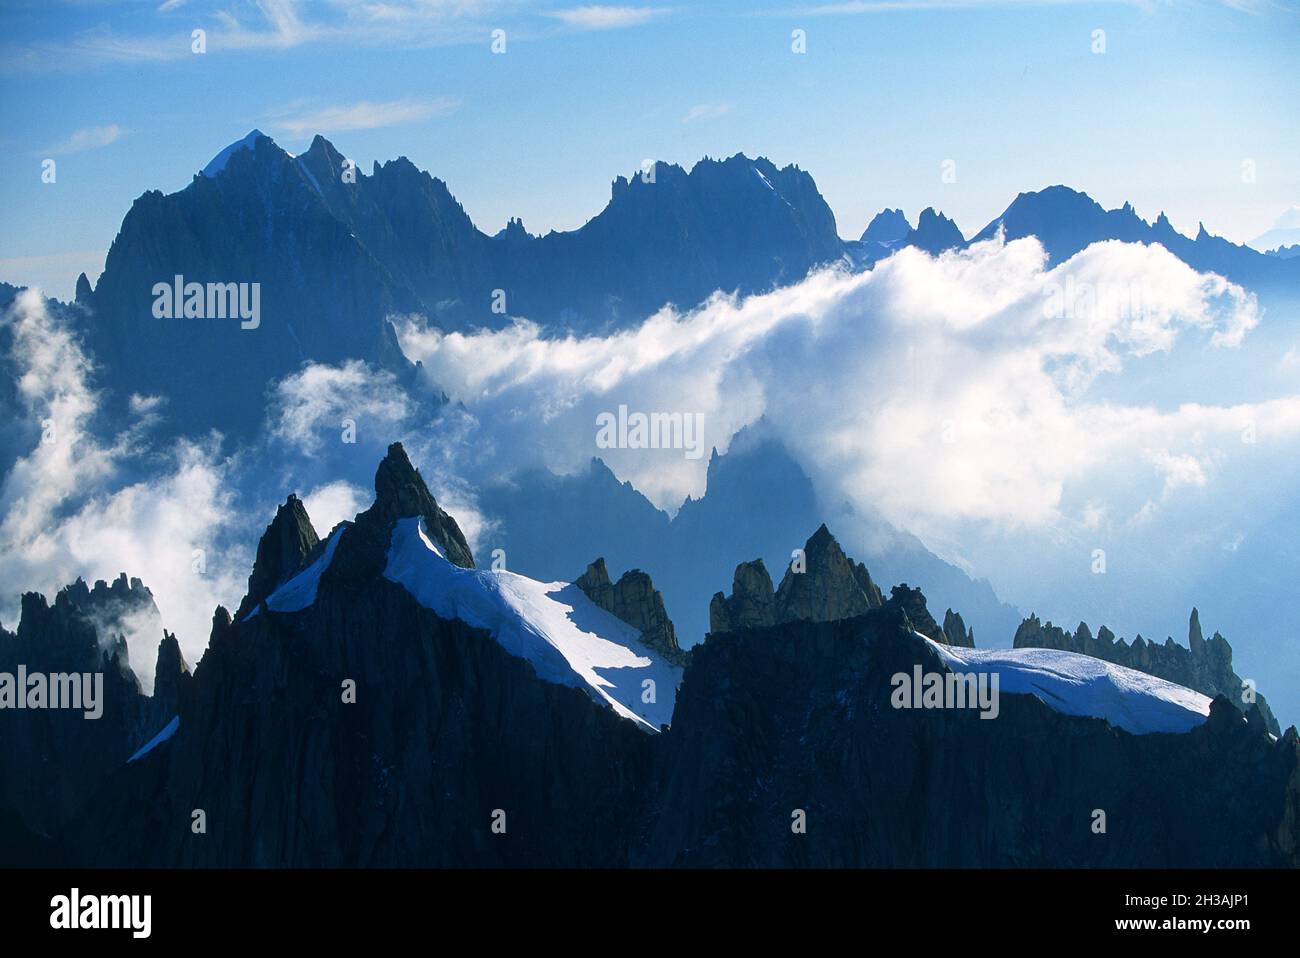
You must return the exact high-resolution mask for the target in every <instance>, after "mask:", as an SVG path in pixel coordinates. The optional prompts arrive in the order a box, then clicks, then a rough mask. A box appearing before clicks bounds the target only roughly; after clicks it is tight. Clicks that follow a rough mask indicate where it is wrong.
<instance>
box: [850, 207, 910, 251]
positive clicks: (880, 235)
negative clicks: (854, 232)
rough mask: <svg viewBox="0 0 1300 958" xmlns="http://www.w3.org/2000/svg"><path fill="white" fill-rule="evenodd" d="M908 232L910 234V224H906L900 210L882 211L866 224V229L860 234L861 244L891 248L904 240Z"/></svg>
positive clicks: (906, 221) (905, 219) (905, 218)
mask: <svg viewBox="0 0 1300 958" xmlns="http://www.w3.org/2000/svg"><path fill="white" fill-rule="evenodd" d="M910 232H912V224H911V223H909V222H908V220H907V217H906V216H905V215H904V213H903V211H902V210H901V209H898V210H891V209H883V210H881V211H880V212H879V213H877V214H876V215H875V216H873V217H872V218H871V222H870V223H868V224H867V228H866V229H865V230H864V231H863V233H862V242H864V243H881V244H883V245H885V246H893V245H894V244H896V243H901V242H902V241H903V240H904V239H906V238H907V234H908V233H910Z"/></svg>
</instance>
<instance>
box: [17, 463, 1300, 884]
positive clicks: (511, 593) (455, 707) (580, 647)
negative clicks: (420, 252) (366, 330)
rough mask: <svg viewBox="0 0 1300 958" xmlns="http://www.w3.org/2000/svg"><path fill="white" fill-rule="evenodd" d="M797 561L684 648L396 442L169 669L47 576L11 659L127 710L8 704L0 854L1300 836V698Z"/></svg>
mask: <svg viewBox="0 0 1300 958" xmlns="http://www.w3.org/2000/svg"><path fill="white" fill-rule="evenodd" d="M795 558H796V564H797V565H798V566H799V567H800V569H801V571H798V572H796V571H795V569H794V567H793V566H792V568H791V569H790V570H789V571H788V572H787V574H786V576H785V577H784V578H783V581H782V584H781V587H779V588H776V589H773V587H772V583H771V578H770V577H769V576H768V574H767V572H766V570H765V568H764V567H763V565H762V563H761V562H750V563H742V564H741V566H740V567H739V568H738V569H737V570H736V575H735V580H734V583H733V592H732V595H731V596H729V597H721V599H720V600H718V601H715V607H716V615H717V619H716V620H715V624H717V625H720V626H725V627H722V628H715V629H714V631H713V632H712V633H711V634H710V635H709V636H708V638H707V639H706V640H705V641H704V642H703V643H702V644H701V645H699V646H697V647H695V648H694V649H692V650H691V654H690V655H689V656H683V655H681V651H680V649H678V648H677V647H676V639H675V635H674V632H673V629H672V627H671V623H670V622H668V620H667V616H666V614H665V612H664V610H663V604H662V600H661V599H660V597H659V594H658V592H657V591H656V590H655V588H654V586H653V584H652V583H651V582H650V580H649V577H648V576H645V575H644V574H643V573H640V572H638V571H637V570H632V571H629V572H627V573H624V575H623V576H622V577H620V579H619V580H618V581H617V582H613V581H611V578H610V576H609V573H608V569H607V567H606V565H605V563H604V562H603V561H602V560H599V559H598V560H596V561H595V562H593V563H592V564H591V565H590V566H589V567H588V569H587V570H586V571H585V572H584V574H583V575H582V576H580V577H579V580H578V582H576V583H574V584H572V585H570V584H567V583H563V582H550V583H546V582H538V581H535V580H531V579H528V578H527V577H525V576H521V575H518V574H516V573H513V572H508V571H505V570H492V569H479V568H475V567H474V566H473V560H472V556H471V553H470V550H469V546H468V544H467V542H466V540H465V537H464V536H463V535H462V534H461V532H460V529H459V526H458V525H457V524H456V522H455V520H454V519H453V518H452V517H451V516H449V515H448V514H447V513H446V512H444V511H443V510H442V509H441V507H440V506H439V505H438V504H437V502H436V501H435V499H434V497H433V496H432V495H431V494H430V493H429V490H428V488H427V487H426V485H425V483H424V481H423V479H422V478H421V476H420V473H419V472H418V471H417V470H416V469H415V468H414V466H413V465H412V463H411V462H410V459H409V457H408V456H407V455H406V452H405V450H404V449H403V448H402V447H401V446H400V445H394V446H392V447H391V448H390V449H389V451H388V454H387V456H386V457H385V458H384V460H383V461H382V462H381V463H380V465H379V467H378V469H377V471H376V475H375V501H374V503H373V504H372V505H371V506H370V507H369V508H368V509H366V510H365V511H363V512H362V513H360V514H359V515H357V516H356V517H355V519H353V520H351V521H348V522H344V523H341V524H340V525H339V526H338V527H337V528H335V529H334V530H333V531H332V532H331V533H330V534H329V536H327V537H326V538H325V539H321V538H320V537H319V535H318V534H317V532H316V530H315V529H314V528H313V526H312V524H311V520H310V517H309V516H308V515H307V513H306V509H305V507H304V506H303V504H302V502H301V501H300V500H298V499H297V498H295V497H290V498H289V499H288V500H287V501H286V502H285V504H284V505H282V506H281V507H280V508H279V510H278V511H277V513H276V516H275V517H274V518H273V519H272V520H271V523H270V525H269V527H268V529H267V532H266V534H265V535H264V536H263V539H262V542H261V544H260V545H259V548H258V553H257V562H256V566H255V568H254V570H253V574H252V576H251V577H250V580H249V593H248V596H246V597H245V600H244V601H243V602H241V603H240V609H241V610H243V614H241V615H237V616H233V617H232V616H231V615H230V614H229V613H228V612H227V611H226V610H225V609H224V608H218V609H217V610H216V612H215V614H214V615H213V618H212V628H211V633H210V635H209V638H208V645H207V649H206V651H205V653H204V655H203V657H202V659H201V660H200V662H199V663H198V665H197V667H196V668H195V669H194V670H193V672H192V673H191V672H190V670H189V667H188V665H187V664H186V663H185V661H184V659H183V658H182V657H181V655H180V651H179V646H178V644H177V643H176V640H175V637H174V636H171V635H167V634H164V635H163V637H162V641H161V644H160V647H159V652H158V660H157V667H156V678H155V681H154V689H153V694H152V695H151V696H150V695H145V694H144V693H143V692H142V691H141V689H140V686H139V683H138V682H136V681H135V679H134V676H133V675H132V674H131V672H130V670H129V669H127V668H126V667H125V666H124V650H123V648H122V647H121V644H120V643H116V642H111V641H110V642H108V643H107V644H105V643H104V642H103V641H102V639H101V635H100V633H99V632H98V631H97V630H96V626H95V624H94V621H93V618H92V616H91V615H90V614H89V613H88V611H87V608H86V605H87V603H90V604H92V605H93V604H94V601H95V600H93V599H88V598H87V597H88V596H93V595H94V594H95V592H96V590H93V589H87V588H86V587H85V585H84V583H82V584H81V585H79V586H76V587H72V588H69V589H65V590H64V591H63V592H61V593H59V595H58V596H57V597H56V599H55V601H54V603H53V604H52V605H51V604H49V603H47V602H46V600H45V599H44V598H42V597H41V596H39V595H35V594H32V595H28V596H27V597H26V598H25V599H24V602H23V616H22V620H21V622H20V624H19V627H18V631H17V633H15V634H11V633H7V632H0V671H2V670H5V669H9V668H12V667H16V665H17V664H18V663H22V664H24V666H25V667H26V668H27V669H30V670H36V669H42V668H43V669H47V670H55V669H64V670H103V671H104V672H105V673H106V675H107V676H109V677H111V680H110V681H108V682H106V684H105V690H104V695H105V699H106V701H105V709H104V716H103V719H102V720H100V721H99V722H95V723H91V722H85V721H83V720H82V718H81V717H80V716H79V715H56V714H52V713H34V712H26V713H6V714H0V721H4V722H5V723H6V725H5V731H6V734H5V739H4V748H3V749H0V761H2V762H3V763H4V764H3V767H0V772H3V775H0V835H3V837H4V842H3V844H0V863H3V864H30V863H33V862H36V861H40V862H50V861H61V862H67V863H70V864H77V865H94V866H199V867H243V866H265V867H297V866H308V867H310V866H330V867H375V866H444V867H481V866H547V867H571V866H592V867H661V866H695V867H712V866H754V867H773V866H793V867H839V866H852V867H893V866H903V867H931V866H959V867H1038V866H1045V867H1089V868H1103V867H1132V866H1137V865H1143V866H1163V867H1187V866H1282V865H1290V866H1295V865H1297V864H1300V737H1298V736H1297V733H1296V730H1295V729H1294V728H1290V729H1288V730H1287V731H1286V732H1285V733H1283V734H1282V735H1280V736H1274V735H1272V734H1270V732H1269V729H1268V728H1267V726H1266V724H1265V722H1264V720H1263V716H1262V714H1261V712H1260V710H1259V709H1258V708H1251V709H1248V710H1245V711H1243V710H1242V709H1241V708H1240V707H1239V706H1238V704H1236V702H1235V700H1234V699H1232V698H1231V697H1229V696H1227V695H1223V694H1220V695H1217V696H1215V697H1214V698H1213V699H1211V698H1210V697H1208V696H1207V695H1202V694H1200V693H1197V692H1195V691H1193V690H1191V689H1189V688H1185V687H1182V686H1180V685H1175V684H1173V683H1171V682H1168V681H1165V680H1163V679H1160V678H1157V677H1155V676H1153V675H1149V674H1147V673H1144V672H1138V671H1134V670H1133V669H1131V668H1129V667H1127V666H1125V665H1122V664H1116V663H1112V662H1101V661H1100V660H1099V659H1097V658H1096V657H1093V656H1091V655H1087V654H1080V653H1077V652H1074V651H1068V650H1062V649H1058V648H1030V647H1026V646H1024V643H1020V644H1021V645H1022V647H1020V648H1017V649H1014V650H1000V651H999V650H979V651H977V650H975V649H973V644H974V642H973V636H972V635H971V634H970V632H969V631H968V630H967V629H966V628H965V627H964V625H963V623H962V620H961V617H960V615H959V614H957V613H955V612H953V611H951V610H949V611H948V612H947V613H946V614H945V617H944V624H943V627H940V626H939V625H938V623H936V622H935V620H934V618H933V617H932V616H931V615H930V613H929V612H928V610H927V608H926V604H925V597H924V595H923V594H922V593H921V592H920V591H919V590H917V589H914V588H910V587H908V586H905V585H899V586H896V587H894V588H892V589H891V591H890V595H889V598H887V599H886V598H884V597H883V595H882V593H881V591H880V590H879V589H878V588H877V587H876V586H875V585H874V583H873V582H872V580H871V578H870V576H869V575H867V572H866V569H865V568H863V567H862V566H860V565H859V564H856V563H854V562H853V561H852V560H851V559H849V558H848V557H847V556H845V555H844V554H843V552H842V550H840V549H839V546H838V544H837V543H836V542H835V540H834V537H833V536H831V535H830V533H829V531H828V530H826V529H825V528H821V529H818V530H817V532H816V533H815V534H814V535H813V536H812V538H810V539H809V540H808V543H807V545H806V547H805V549H804V550H803V554H802V556H796V557H795ZM796 577H798V578H796ZM125 587H126V589H127V591H128V592H131V593H133V594H134V593H135V592H136V591H137V587H136V586H134V585H133V584H132V583H130V582H129V581H127V582H126V583H125ZM111 588H112V587H108V586H105V588H104V590H101V594H103V593H106V592H109V591H111ZM138 588H139V589H142V588H143V586H140V587H138ZM1214 644H1215V640H1210V641H1209V642H1205V643H1204V645H1205V647H1206V648H1207V650H1208V648H1209V647H1210V646H1212V645H1214ZM1197 647H1198V648H1199V647H1200V645H1199V644H1198V646H1197ZM1198 654H1199V653H1198ZM1204 654H1208V651H1207V652H1206V653H1204ZM976 673H979V674H981V675H983V676H984V677H987V676H988V675H989V674H994V675H996V676H997V677H998V678H1000V680H1001V689H1002V691H1001V695H1000V701H999V702H998V707H997V709H996V712H993V711H989V710H986V711H985V712H984V713H981V712H980V711H977V710H974V709H971V708H966V707H962V706H961V705H960V704H958V705H955V706H951V707H949V706H945V705H944V704H943V703H942V702H941V701H939V700H938V699H936V701H935V702H934V703H928V702H927V701H926V700H925V699H923V698H922V696H921V693H920V691H919V688H918V692H917V697H916V701H917V702H918V703H920V704H921V706H922V707H920V708H912V707H910V706H909V707H906V708H903V707H900V706H899V705H898V696H897V695H896V692H895V689H896V686H897V684H898V681H899V677H900V676H902V677H904V679H906V678H908V677H911V676H933V677H934V682H933V684H934V685H935V687H940V686H944V685H945V684H946V685H947V686H948V687H950V688H951V687H954V686H959V685H960V684H961V682H962V681H963V676H965V677H970V678H974V677H975V675H976ZM990 716H992V720H987V719H989V717H990ZM92 725H93V726H94V727H93V729H86V728H84V727H83V726H92ZM77 733H79V734H77ZM1243 790H1245V791H1248V792H1249V794H1250V795H1251V800H1250V801H1241V795H1242V792H1243ZM1099 813H1100V815H1099ZM1099 822H1101V826H1100V827H1099V826H1098V823H1099Z"/></svg>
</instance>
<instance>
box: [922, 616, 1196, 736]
mask: <svg viewBox="0 0 1300 958" xmlns="http://www.w3.org/2000/svg"><path fill="white" fill-rule="evenodd" d="M916 637H917V638H919V639H921V640H922V641H924V642H928V643H929V644H930V647H931V648H932V649H934V650H935V651H936V652H937V653H939V657H940V658H941V659H943V661H944V664H945V665H947V666H948V668H949V669H951V670H952V671H954V672H957V673H960V674H970V673H976V672H983V673H988V674H993V673H997V675H998V685H999V689H998V691H999V694H1000V693H1003V692H1006V693H1011V694H1017V695H1033V696H1036V697H1037V698H1038V699H1039V700H1040V701H1041V702H1043V704H1045V705H1047V706H1048V707H1050V708H1052V709H1055V710H1056V711H1058V712H1061V713H1063V714H1065V715H1082V716H1089V717H1092V718H1100V719H1105V720H1106V721H1107V722H1109V723H1110V724H1111V725H1113V726H1115V727H1116V728H1122V729H1123V730H1124V731H1126V732H1131V733H1133V734H1134V735H1147V734H1149V733H1151V732H1189V731H1191V730H1192V729H1194V728H1196V727H1197V726H1198V725H1201V724H1202V723H1203V722H1204V721H1205V719H1206V718H1207V717H1208V716H1209V714H1210V699H1209V697H1208V696H1205V695H1202V694H1201V693H1200V692H1194V691H1192V690H1191V689H1188V688H1184V687H1183V686H1181V685H1175V684H1174V683H1173V682H1167V681H1165V680H1164V679H1160V678H1156V677H1155V676H1154V675H1148V674H1147V673H1146V672H1139V671H1137V670H1136V669H1130V668H1125V667H1124V666H1122V665H1115V664H1113V663H1111V662H1106V661H1103V660H1102V659H1097V658H1093V657H1092V656H1090V655H1080V654H1079V653H1077V652H1063V651H1061V650H1058V649H964V648H956V647H954V646H951V645H943V644H941V643H939V642H935V641H934V640H933V639H930V638H927V637H926V636H924V635H921V634H920V633H916Z"/></svg>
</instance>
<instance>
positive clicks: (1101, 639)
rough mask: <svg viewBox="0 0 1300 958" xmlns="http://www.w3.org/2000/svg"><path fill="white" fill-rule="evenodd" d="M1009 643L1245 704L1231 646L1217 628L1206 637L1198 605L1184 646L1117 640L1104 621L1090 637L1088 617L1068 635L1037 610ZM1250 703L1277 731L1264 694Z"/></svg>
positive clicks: (1169, 641)
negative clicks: (1088, 659)
mask: <svg viewBox="0 0 1300 958" xmlns="http://www.w3.org/2000/svg"><path fill="white" fill-rule="evenodd" d="M1013 644H1014V646H1015V647H1016V648H1017V649H1026V648H1037V649H1062V650H1064V651H1066V652H1079V653H1081V654H1083V655H1091V656H1092V657H1094V658H1098V659H1104V660H1105V661H1107V662H1114V663H1115V664H1116V665H1123V666H1126V667H1128V668H1130V669H1137V670H1138V671H1139V672H1146V673H1148V674H1150V675H1154V676H1157V677H1159V678H1162V679H1167V680H1168V681H1170V682H1175V683H1177V684H1178V685H1183V686H1186V687H1187V688H1189V689H1195V690H1196V691H1197V692H1200V693H1202V694H1203V695H1208V696H1210V697H1211V698H1214V697H1215V696H1216V695H1223V696H1225V697H1227V698H1229V699H1231V700H1232V701H1233V702H1237V703H1243V704H1242V708H1243V709H1245V708H1247V704H1246V703H1244V702H1243V698H1242V692H1243V682H1242V679H1241V677H1240V676H1238V675H1237V673H1236V672H1235V671H1233V668H1232V646H1231V645H1229V644H1228V640H1227V639H1225V638H1224V637H1223V636H1221V635H1220V634H1219V633H1218V632H1215V633H1214V635H1213V636H1212V637H1211V638H1210V639H1209V640H1208V641H1207V640H1206V638H1205V635H1204V633H1203V632H1202V631H1201V617H1200V613H1199V612H1197V611H1196V609H1192V615H1191V619H1190V620H1189V622H1188V625H1187V645H1186V646H1182V645H1179V644H1178V643H1177V642H1175V641H1174V640H1173V638H1172V637H1170V638H1167V639H1165V641H1164V644H1163V645H1160V644H1157V643H1155V642H1148V641H1147V640H1146V639H1144V638H1142V636H1140V635H1139V636H1138V637H1137V638H1136V639H1134V640H1133V643H1132V644H1131V645H1130V644H1129V643H1128V642H1126V641H1125V640H1124V639H1116V638H1115V633H1114V632H1112V631H1111V630H1110V629H1108V628H1106V626H1104V625H1103V626H1102V627H1101V628H1100V629H1099V630H1098V632H1097V635H1096V637H1094V636H1093V634H1092V630H1091V629H1089V628H1088V624H1087V623H1086V622H1080V623H1079V626H1078V628H1076V629H1075V630H1074V634H1073V635H1071V634H1070V633H1069V632H1066V631H1065V630H1064V629H1062V628H1060V627H1059V626H1055V625H1053V624H1052V623H1051V622H1047V623H1043V622H1041V621H1039V619H1038V616H1036V615H1031V616H1030V617H1029V618H1027V619H1025V621H1024V622H1022V623H1021V624H1020V628H1019V629H1017V630H1016V638H1015V642H1014V643H1013ZM1254 704H1255V705H1256V706H1258V708H1259V711H1260V714H1261V715H1262V716H1263V719H1264V722H1265V723H1266V724H1267V726H1268V729H1269V731H1270V732H1272V733H1273V734H1274V735H1280V734H1281V731H1282V730H1281V728H1280V727H1279V726H1278V721H1277V718H1276V717H1275V716H1274V715H1273V710H1272V709H1270V708H1269V707H1268V702H1266V701H1265V700H1264V696H1262V695H1259V694H1258V693H1256V694H1255V702H1254Z"/></svg>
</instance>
